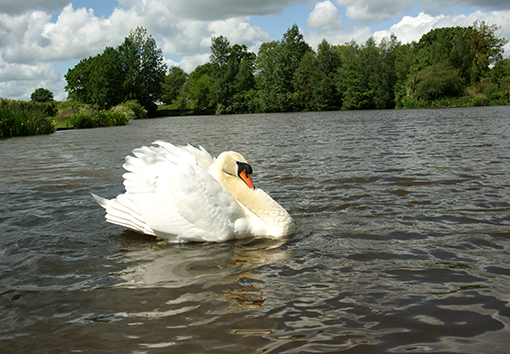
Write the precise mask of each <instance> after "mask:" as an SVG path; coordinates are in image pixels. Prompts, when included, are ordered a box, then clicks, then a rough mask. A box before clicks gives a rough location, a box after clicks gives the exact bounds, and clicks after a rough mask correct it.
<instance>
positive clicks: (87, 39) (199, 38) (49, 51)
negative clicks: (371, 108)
mask: <svg viewBox="0 0 510 354" xmlns="http://www.w3.org/2000/svg"><path fill="white" fill-rule="evenodd" d="M475 20H484V21H486V22H488V23H489V24H497V25H499V26H501V27H502V28H501V30H500V31H499V33H498V34H499V35H501V36H503V37H506V38H508V39H510V1H509V0H450V1H444V0H426V1H425V0H325V1H323V0H22V1H20V0H0V97H4V98H12V99H23V100H29V99H30V94H31V93H32V92H33V91H34V90H35V89H36V88H38V87H44V88H47V89H49V90H51V91H52V92H53V93H54V95H55V98H56V99H57V100H65V99H66V92H65V91H64V87H65V85H66V82H65V79H64V75H65V74H66V73H67V70H68V69H69V68H72V67H74V66H75V65H76V63H78V62H79V61H80V60H81V59H83V58H85V57H89V56H92V55H96V54H97V53H101V52H102V51H103V50H104V49H105V47H107V46H112V47H117V46H118V45H120V44H121V43H122V41H123V40H124V38H125V37H126V36H127V35H128V34H129V31H130V30H131V29H133V28H135V27H136V26H143V27H145V28H147V30H148V31H149V33H150V34H152V36H153V37H154V38H156V40H157V42H158V46H159V47H160V48H161V49H162V50H163V54H164V57H165V60H166V61H167V64H168V65H169V66H170V65H179V66H180V67H182V68H183V69H184V70H185V71H187V72H191V71H192V70H193V69H194V68H195V67H196V66H197V65H200V64H203V63H205V62H207V61H208V57H209V54H210V51H209V46H210V44H211V38H212V37H215V36H219V35H224V36H226V37H227V38H229V40H230V42H231V43H232V44H235V43H238V44H246V45H247V46H248V48H249V49H250V50H252V51H254V52H257V50H258V47H259V45H260V43H262V42H267V41H271V40H278V39H281V38H282V35H283V33H285V31H287V29H288V28H290V27H291V26H292V25H293V24H297V25H298V26H299V28H300V30H301V33H302V34H303V35H304V36H305V40H306V41H307V42H308V43H309V44H310V45H312V47H313V48H314V49H316V48H317V44H318V43H319V42H320V41H321V40H322V39H323V38H326V39H327V40H328V41H329V42H330V43H331V44H343V43H346V42H349V41H351V40H355V41H356V42H358V43H364V42H365V41H366V40H367V39H368V38H369V37H370V36H373V37H374V38H375V39H376V40H377V41H379V40H380V39H381V38H384V37H388V36H389V35H390V34H391V33H394V34H395V35H396V36H397V37H398V39H399V40H401V41H402V42H403V43H407V42H410V41H413V40H419V39H420V37H421V36H422V35H423V34H424V33H426V32H428V31H430V30H431V29H434V28H438V27H450V26H469V25H472V24H473V22H474V21H475ZM505 50H506V53H505V56H506V57H507V56H509V55H510V44H508V45H507V46H506V47H505Z"/></svg>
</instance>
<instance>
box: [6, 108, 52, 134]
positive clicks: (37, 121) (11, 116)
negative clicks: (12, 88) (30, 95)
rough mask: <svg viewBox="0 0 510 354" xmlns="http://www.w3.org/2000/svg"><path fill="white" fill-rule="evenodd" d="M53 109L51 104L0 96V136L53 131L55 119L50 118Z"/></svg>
mask: <svg viewBox="0 0 510 354" xmlns="http://www.w3.org/2000/svg"><path fill="white" fill-rule="evenodd" d="M53 111H54V106H53V105H51V104H42V103H39V104H36V103H28V102H22V101H12V100H4V99H1V98H0V138H7V137H11V136H24V135H36V134H50V133H53V132H54V131H55V121H54V120H53V119H51V118H50V115H51V114H52V113H53Z"/></svg>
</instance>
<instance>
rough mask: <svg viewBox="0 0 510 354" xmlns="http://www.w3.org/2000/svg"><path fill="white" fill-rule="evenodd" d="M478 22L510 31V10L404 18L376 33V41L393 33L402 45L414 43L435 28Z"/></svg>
mask: <svg viewBox="0 0 510 354" xmlns="http://www.w3.org/2000/svg"><path fill="white" fill-rule="evenodd" d="M476 20H478V21H485V22H487V23H488V24H497V25H498V26H501V27H502V28H503V29H507V30H508V29H510V10H506V11H490V12H482V11H476V12H473V13H470V14H468V15H456V14H450V15H437V16H431V15H427V14H426V13H424V12H422V13H420V14H419V15H418V16H416V17H412V16H404V17H403V18H402V20H401V21H400V22H398V23H396V24H394V25H393V26H391V27H390V29H388V30H384V31H378V32H375V33H374V38H375V39H376V40H381V39H382V38H385V37H389V36H390V35H391V34H392V33H393V34H395V35H396V36H397V38H398V39H399V40H400V41H402V43H410V42H412V41H419V40H420V38H421V37H422V36H423V35H424V34H425V33H427V32H429V31H430V30H432V29H435V28H442V27H455V26H461V27H467V26H471V25H472V24H473V23H474V22H475V21H476ZM496 35H499V36H503V37H507V38H508V36H509V35H510V32H509V33H505V31H504V30H502V31H500V33H496ZM509 51H510V44H507V45H506V46H505V52H507V53H508V52H509Z"/></svg>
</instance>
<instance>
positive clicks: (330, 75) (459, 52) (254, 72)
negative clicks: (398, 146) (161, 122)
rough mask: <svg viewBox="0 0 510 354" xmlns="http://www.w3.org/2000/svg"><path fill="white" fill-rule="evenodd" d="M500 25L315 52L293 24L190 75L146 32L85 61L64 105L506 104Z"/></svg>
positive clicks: (308, 107) (218, 41)
mask: <svg viewBox="0 0 510 354" xmlns="http://www.w3.org/2000/svg"><path fill="white" fill-rule="evenodd" d="M498 30H499V27H498V26H496V25H488V24H486V23H485V22H478V21H477V22H475V23H474V24H473V25H472V26H469V27H449V28H439V29H434V30H431V31H430V32H428V33H426V34H425V35H423V36H422V38H421V39H420V40H419V41H418V42H412V43H409V44H402V43H401V42H400V41H399V40H398V39H397V38H396V37H395V36H394V35H392V36H391V37H390V38H387V39H383V40H381V41H380V42H379V43H377V42H376V41H375V40H374V38H369V39H368V40H367V41H366V42H365V43H363V44H358V43H356V42H355V41H351V42H349V43H346V44H342V45H332V44H330V43H328V42H327V41H326V40H323V41H322V42H321V43H320V44H319V46H318V47H317V50H316V51H314V50H313V49H312V48H311V46H310V45H309V44H308V43H306V41H305V40H304V37H303V35H302V34H300V32H299V29H298V27H297V26H296V25H294V26H292V27H291V28H289V29H288V31H287V32H286V33H285V34H284V35H283V37H282V39H281V40H277V41H271V42H266V43H262V45H261V46H260V48H259V51H258V53H257V54H255V53H252V52H249V51H248V49H247V47H246V45H239V44H234V45H232V44H231V43H230V41H229V40H228V39H227V38H226V37H224V36H218V37H214V38H213V39H212V42H211V55H210V58H209V61H208V62H207V63H205V64H203V65H200V66H198V67H196V68H195V70H193V72H191V73H189V74H188V73H186V72H184V71H183V70H182V69H181V68H179V67H175V66H174V67H171V68H169V69H167V67H166V66H165V65H164V63H163V57H162V53H161V50H159V49H158V48H157V46H156V42H155V40H154V39H153V38H152V37H151V36H150V35H148V34H147V31H146V30H145V29H143V28H137V29H135V30H134V31H132V32H131V33H130V35H129V36H128V37H127V38H126V39H125V41H124V43H123V44H122V45H120V46H119V47H118V48H117V49H114V48H106V49H105V51H104V52H103V53H102V54H99V55H97V56H95V57H90V58H88V59H83V60H82V61H80V63H78V64H77V65H76V66H75V67H74V68H73V69H70V70H69V71H68V73H67V75H66V80H67V82H68V85H67V86H66V90H67V91H68V93H69V98H70V99H72V100H77V101H80V102H84V103H89V104H98V105H100V106H101V105H102V106H105V107H111V106H114V105H116V104H119V103H121V102H123V101H125V100H133V99H136V100H138V102H140V103H141V104H142V105H143V106H145V107H146V108H147V109H148V110H149V112H151V111H154V109H155V107H156V103H164V104H166V105H169V106H170V107H171V108H172V109H175V110H182V111H192V112H193V113H195V114H211V113H217V114H224V113H253V112H289V111H320V110H338V109H380V108H403V107H420V106H427V105H434V104H436V105H437V104H444V105H449V104H452V102H460V103H461V104H464V105H473V104H475V105H480V104H489V103H496V104H509V103H510V59H503V46H504V45H505V44H506V43H507V40H506V39H505V38H500V37H499V36H497V34H496V32H497V31H498Z"/></svg>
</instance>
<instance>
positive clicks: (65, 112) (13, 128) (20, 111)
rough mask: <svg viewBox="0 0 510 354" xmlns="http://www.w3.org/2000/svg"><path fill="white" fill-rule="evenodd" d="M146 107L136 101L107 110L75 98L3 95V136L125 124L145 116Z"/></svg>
mask: <svg viewBox="0 0 510 354" xmlns="http://www.w3.org/2000/svg"><path fill="white" fill-rule="evenodd" d="M146 117H147V111H146V110H145V109H144V108H143V107H142V106H141V105H140V104H139V103H138V102H136V101H127V102H124V103H122V104H120V105H117V106H115V107H112V108H110V109H108V110H105V109H101V108H99V107H98V106H93V105H87V104H82V103H77V102H72V101H66V102H54V101H51V102H46V103H37V102H25V101H13V100H5V99H1V98H0V138H7V137H12V136H24V135H37V134H51V133H53V132H54V131H55V130H56V129H58V128H75V129H83V128H97V127H110V126H118V125H126V124H128V122H129V120H131V119H137V118H146Z"/></svg>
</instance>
